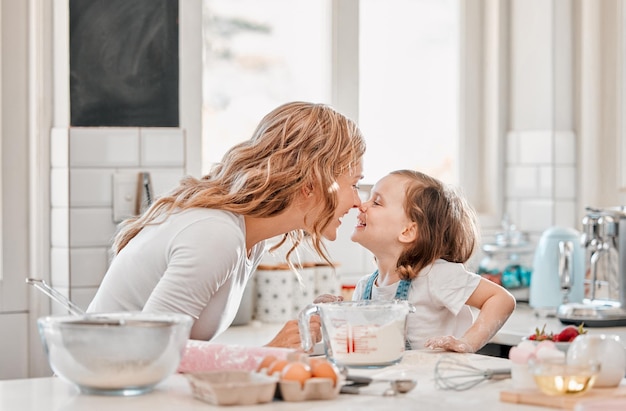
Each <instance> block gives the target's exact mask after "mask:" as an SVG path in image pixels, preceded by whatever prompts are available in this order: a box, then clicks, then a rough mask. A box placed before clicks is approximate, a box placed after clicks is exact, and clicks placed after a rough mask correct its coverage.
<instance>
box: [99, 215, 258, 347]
mask: <svg viewBox="0 0 626 411" xmlns="http://www.w3.org/2000/svg"><path fill="white" fill-rule="evenodd" d="M245 239H246V228H245V223H244V219H243V216H241V215H238V214H234V213H231V212H228V211H223V210H213V209H206V208H193V209H188V210H184V211H181V212H178V213H175V214H172V215H170V216H168V217H167V218H166V219H165V220H164V221H163V222H162V223H160V224H154V225H148V226H146V227H145V228H144V229H142V230H141V231H140V232H139V233H138V234H137V236H135V237H134V238H133V239H132V240H131V241H130V242H129V243H128V244H127V245H126V247H124V248H123V249H122V251H121V252H120V253H119V254H118V255H116V256H115V258H114V259H113V261H112V262H111V265H110V267H109V269H108V271H107V273H106V274H105V276H104V279H103V281H102V284H101V285H100V288H99V289H98V291H97V293H96V295H95V297H94V299H93V300H92V301H91V304H90V305H89V307H88V309H87V311H88V312H90V313H95V312H115V311H143V312H151V313H167V312H176V313H185V314H188V315H190V316H192V317H193V318H194V319H195V320H196V321H195V322H194V325H193V327H192V330H191V338H192V339H198V340H210V339H212V338H213V337H215V336H217V335H218V334H220V333H221V332H222V331H224V330H225V329H226V328H228V326H229V325H230V324H231V323H232V321H233V319H234V318H235V316H236V314H237V311H238V308H239V304H240V302H241V299H242V296H243V292H244V289H245V286H246V283H247V282H248V280H249V279H250V277H251V276H252V274H253V273H254V271H255V269H256V267H257V265H258V264H259V262H260V260H261V257H262V256H263V254H264V252H265V248H266V244H265V242H264V241H263V242H260V243H258V244H256V245H255V246H254V247H253V248H252V250H251V252H250V255H249V256H248V255H247V253H246V240H245Z"/></svg>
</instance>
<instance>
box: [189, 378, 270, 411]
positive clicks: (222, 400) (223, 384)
mask: <svg viewBox="0 0 626 411" xmlns="http://www.w3.org/2000/svg"><path fill="white" fill-rule="evenodd" d="M183 375H184V376H185V377H186V378H187V381H188V382H189V385H190V386H191V391H192V393H193V396H194V397H195V398H197V399H199V400H201V401H204V402H207V403H209V404H213V405H253V404H262V403H267V402H270V401H272V400H273V399H274V395H275V393H276V384H277V379H276V378H275V377H273V376H268V375H266V374H262V373H256V372H249V371H241V370H232V371H199V372H191V373H185V374H183Z"/></svg>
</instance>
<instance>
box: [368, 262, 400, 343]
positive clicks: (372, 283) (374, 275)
mask: <svg viewBox="0 0 626 411" xmlns="http://www.w3.org/2000/svg"><path fill="white" fill-rule="evenodd" d="M376 278H378V270H376V271H374V273H373V274H372V275H371V276H370V278H369V279H368V280H367V283H366V284H365V290H363V296H362V299H363V300H371V299H372V288H373V287H374V282H375V281H376ZM410 288H411V280H400V284H398V288H397V289H396V296H395V299H396V300H404V301H406V300H408V299H409V289H410ZM404 348H405V349H407V350H410V349H411V343H410V342H409V339H408V338H407V339H406V341H405V342H404Z"/></svg>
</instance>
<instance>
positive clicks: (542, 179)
mask: <svg viewBox="0 0 626 411" xmlns="http://www.w3.org/2000/svg"><path fill="white" fill-rule="evenodd" d="M537 169H538V170H537V172H538V173H539V179H538V180H537V183H538V186H537V197H538V198H546V199H549V198H552V196H553V188H554V167H551V166H539V167H538V168H537Z"/></svg>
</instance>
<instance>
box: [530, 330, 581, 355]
mask: <svg viewBox="0 0 626 411" xmlns="http://www.w3.org/2000/svg"><path fill="white" fill-rule="evenodd" d="M582 334H587V330H585V328H584V324H580V325H579V326H573V325H568V326H567V327H565V328H563V329H562V330H561V331H559V332H558V333H555V332H547V331H546V325H545V324H544V325H543V327H541V329H539V327H537V328H535V333H534V334H531V335H529V336H527V337H524V340H527V341H532V342H535V343H540V342H541V341H552V342H553V343H554V344H555V345H556V347H557V348H558V349H559V350H561V351H563V352H567V349H568V348H569V346H570V344H571V342H572V341H574V339H575V338H576V337H578V336H579V335H582Z"/></svg>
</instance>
